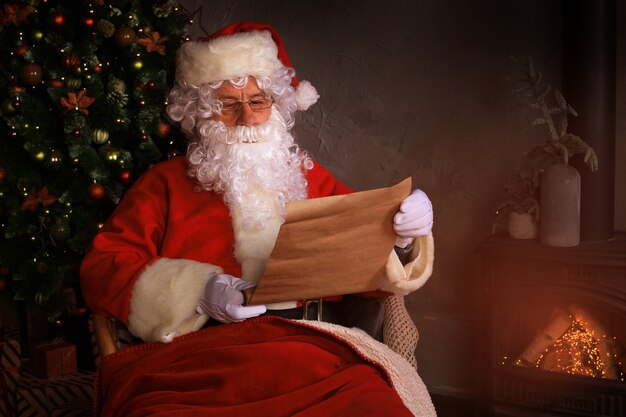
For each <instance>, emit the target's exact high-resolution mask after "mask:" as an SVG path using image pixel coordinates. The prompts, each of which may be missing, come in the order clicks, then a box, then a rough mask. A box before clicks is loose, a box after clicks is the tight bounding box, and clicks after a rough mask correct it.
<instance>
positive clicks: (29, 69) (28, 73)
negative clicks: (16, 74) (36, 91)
mask: <svg viewBox="0 0 626 417" xmlns="http://www.w3.org/2000/svg"><path fill="white" fill-rule="evenodd" d="M42 78H43V68H41V65H39V64H36V63H34V62H28V63H26V64H24V65H22V67H21V68H20V80H22V82H23V83H24V84H28V85H37V84H39V83H40V82H41V79H42Z"/></svg>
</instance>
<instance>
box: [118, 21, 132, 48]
mask: <svg viewBox="0 0 626 417" xmlns="http://www.w3.org/2000/svg"><path fill="white" fill-rule="evenodd" d="M113 40H114V41H115V44H116V45H117V46H119V47H120V48H126V47H127V46H130V45H132V44H133V43H135V41H136V40H137V34H136V33H135V31H134V30H132V29H131V28H129V27H128V26H120V27H119V28H117V29H116V30H115V33H114V34H113Z"/></svg>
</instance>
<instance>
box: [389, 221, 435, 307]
mask: <svg viewBox="0 0 626 417" xmlns="http://www.w3.org/2000/svg"><path fill="white" fill-rule="evenodd" d="M411 257H412V259H413V260H412V261H411V262H409V263H408V264H406V265H402V263H401V262H400V259H398V256H397V255H396V253H395V251H392V252H391V255H390V256H389V259H388V260H387V265H386V268H385V270H386V274H385V277H384V278H383V280H382V282H381V285H380V289H381V290H384V291H388V292H391V293H394V294H396V295H407V294H409V293H411V292H413V291H415V290H417V289H419V288H420V287H421V286H422V285H424V284H425V283H426V281H428V278H430V275H431V274H432V272H433V261H434V259H435V243H434V239H433V234H432V232H431V233H429V234H428V235H427V236H420V237H419V238H417V239H416V240H415V247H414V248H413V253H412V254H411Z"/></svg>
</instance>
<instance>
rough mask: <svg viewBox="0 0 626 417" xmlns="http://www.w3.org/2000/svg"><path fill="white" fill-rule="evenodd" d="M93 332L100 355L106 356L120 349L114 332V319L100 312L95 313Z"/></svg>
mask: <svg viewBox="0 0 626 417" xmlns="http://www.w3.org/2000/svg"><path fill="white" fill-rule="evenodd" d="M93 332H94V336H95V338H96V344H97V345H98V350H99V351H100V356H102V357H105V356H107V355H110V354H112V353H115V352H117V351H118V347H117V342H116V341H115V336H114V332H113V319H110V318H109V317H105V316H103V315H100V314H94V315H93Z"/></svg>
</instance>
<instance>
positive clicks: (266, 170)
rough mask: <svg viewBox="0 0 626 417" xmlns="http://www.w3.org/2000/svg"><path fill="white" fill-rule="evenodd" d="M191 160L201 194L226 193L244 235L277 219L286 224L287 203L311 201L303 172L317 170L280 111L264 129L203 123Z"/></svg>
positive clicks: (225, 198) (193, 147) (192, 172)
mask: <svg viewBox="0 0 626 417" xmlns="http://www.w3.org/2000/svg"><path fill="white" fill-rule="evenodd" d="M187 160H188V166H189V168H188V171H187V173H188V174H189V175H190V176H191V177H194V178H196V180H197V181H198V184H199V187H200V189H203V190H210V191H214V192H217V193H222V194H224V201H225V202H226V204H227V205H228V206H229V207H230V208H231V211H232V210H233V209H236V210H237V211H239V212H240V213H241V223H242V224H241V227H243V229H244V230H253V229H263V228H265V227H266V226H267V224H268V222H271V221H272V220H275V219H276V218H277V217H280V222H281V223H282V222H283V221H284V216H285V203H286V202H288V201H292V200H302V199H305V198H306V197H307V183H306V180H305V177H304V170H305V169H310V168H311V167H312V165H313V163H312V161H311V158H309V157H308V156H307V155H306V153H305V152H302V151H300V149H299V148H298V146H297V145H295V144H294V140H293V137H292V135H291V134H290V133H289V131H288V130H287V126H286V124H285V122H284V119H283V118H282V116H281V115H280V113H279V112H278V111H272V114H271V116H270V119H269V120H268V121H267V122H265V123H263V124H262V125H259V126H250V127H249V126H236V127H232V128H228V127H226V126H225V125H224V123H222V122H216V121H213V120H204V121H202V122H201V123H199V124H198V129H197V140H196V141H194V142H193V143H192V144H191V145H190V146H189V151H188V153H187Z"/></svg>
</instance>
